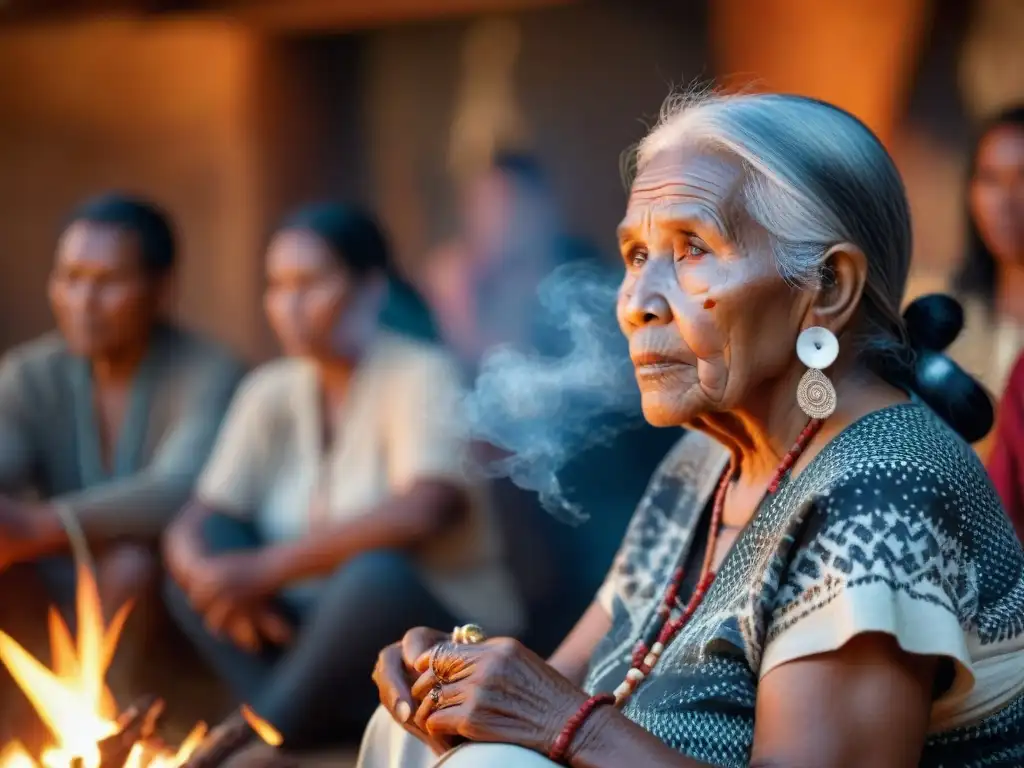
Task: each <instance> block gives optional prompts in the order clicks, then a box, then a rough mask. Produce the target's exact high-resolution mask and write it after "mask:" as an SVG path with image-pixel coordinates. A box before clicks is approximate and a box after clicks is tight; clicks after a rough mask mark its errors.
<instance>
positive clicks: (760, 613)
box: [585, 403, 1024, 768]
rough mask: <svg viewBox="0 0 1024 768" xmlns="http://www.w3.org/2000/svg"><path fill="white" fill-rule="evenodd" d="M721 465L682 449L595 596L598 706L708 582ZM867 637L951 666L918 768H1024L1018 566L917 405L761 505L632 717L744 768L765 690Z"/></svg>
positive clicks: (971, 482)
mask: <svg viewBox="0 0 1024 768" xmlns="http://www.w3.org/2000/svg"><path fill="white" fill-rule="evenodd" d="M727 463H728V457H727V455H726V453H725V451H724V449H723V448H722V447H721V446H719V445H718V444H717V443H714V442H713V441H712V440H711V439H710V438H708V437H706V436H704V435H702V434H700V433H688V434H687V435H686V436H684V437H683V439H682V440H681V441H680V442H679V444H678V445H677V446H676V447H675V448H674V449H673V451H672V452H671V453H670V454H669V455H668V457H666V459H665V461H664V462H663V464H662V466H661V467H660V468H659V469H658V471H657V472H656V473H655V475H654V478H653V479H652V480H651V484H650V486H649V487H648V490H647V493H646V495H645V496H644V498H643V499H642V500H641V502H640V506H639V507H638V509H637V512H636V515H635V517H634V518H633V521H632V523H631V524H630V527H629V530H628V531H627V534H626V538H625V540H624V542H623V545H622V547H621V549H620V551H619V554H618V556H617V557H616V560H615V562H614V564H613V566H612V568H611V571H610V572H609V575H608V578H607V580H606V582H605V585H604V586H603V587H602V589H601V592H600V593H599V596H598V599H599V601H600V602H601V603H602V605H604V606H605V608H606V609H607V610H608V612H609V614H610V615H611V616H612V629H611V631H610V632H609V633H608V635H607V636H606V637H605V638H604V639H603V640H602V641H601V643H600V644H599V645H598V647H597V649H596V651H595V653H594V655H593V658H592V660H591V665H590V671H589V674H588V677H587V681H586V684H585V687H586V689H587V690H588V691H589V692H591V693H594V692H599V691H600V692H611V691H612V690H614V688H615V687H616V686H617V685H618V684H619V683H620V682H621V681H622V679H623V678H624V676H625V673H626V670H627V669H628V668H629V661H630V655H631V650H632V648H633V646H634V644H635V643H636V642H637V640H638V639H641V638H643V639H645V640H646V641H647V642H648V644H649V643H650V642H652V640H653V637H652V635H653V634H654V633H656V631H657V623H656V621H655V619H656V616H655V611H656V608H657V606H658V604H659V603H660V601H661V596H662V595H663V594H664V591H665V587H666V585H667V582H668V580H669V578H670V577H671V575H672V572H673V571H674V570H675V568H676V567H677V566H678V564H680V563H683V564H685V565H686V569H687V572H688V573H691V574H692V573H693V572H694V571H695V570H696V569H697V568H699V562H700V558H701V555H702V554H703V542H704V541H706V537H707V531H706V528H707V525H708V514H707V512H708V506H709V504H708V501H709V500H710V498H711V497H712V495H713V494H714V490H715V486H716V484H717V483H718V479H719V477H721V474H722V472H723V471H724V470H725V468H726V465H727ZM687 581H688V582H689V584H690V585H691V586H690V590H691V591H692V583H693V581H694V579H693V578H692V576H691V578H690V579H688V580H687ZM682 597H683V600H684V601H685V599H686V597H687V595H686V589H685V588H684V590H683V593H682ZM864 632H886V633H888V634H890V635H893V636H894V637H896V638H897V639H898V641H899V643H900V645H901V646H902V647H903V648H905V649H906V650H908V651H910V652H912V653H919V654H926V655H933V656H938V657H941V658H942V659H944V660H945V664H944V665H940V668H941V669H944V673H942V674H940V675H939V678H940V679H939V680H938V687H937V693H936V698H935V701H934V705H933V707H932V715H931V723H930V730H929V735H928V739H927V742H926V744H925V748H924V753H923V755H922V758H921V765H922V766H929V767H931V766H934V767H935V768H939V767H940V766H946V767H947V768H952V767H953V766H956V767H957V768H971V767H974V766H977V767H978V768H981V767H982V766H985V767H986V768H996V767H999V768H1003V767H1005V768H1011V766H1013V767H1015V768H1019V767H1020V766H1024V550H1022V549H1021V545H1020V543H1018V541H1017V538H1016V537H1015V535H1014V533H1013V529H1012V528H1011V526H1010V524H1009V521H1008V520H1007V518H1006V516H1005V515H1004V514H1003V511H1002V509H1001V507H1000V505H999V501H998V500H997V498H996V495H995V492H994V491H993V489H992V487H991V485H990V484H989V482H988V479H987V477H986V475H985V472H984V469H983V468H982V466H981V464H980V463H979V462H978V460H977V458H976V456H975V454H974V453H973V452H972V451H971V449H970V448H969V447H968V446H967V445H966V444H965V443H963V442H962V441H961V440H960V439H959V438H958V437H957V436H956V435H955V434H954V433H953V432H951V431H950V430H949V429H948V428H947V427H946V426H945V425H944V424H943V423H942V422H941V421H940V420H939V419H938V417H936V416H935V415H934V414H933V413H932V412H931V411H929V410H928V409H927V408H925V407H924V406H922V405H919V404H917V403H907V404H902V405H896V406H892V407H890V408H886V409H884V410H881V411H877V412H875V413H872V414H870V415H868V416H866V417H864V418H862V419H861V420H859V421H857V422H856V423H854V424H853V425H851V426H850V427H848V428H847V429H846V430H844V431H843V432H842V433H841V434H840V435H839V436H837V437H836V438H835V439H833V440H832V441H831V442H830V443H829V444H828V445H827V446H826V447H825V448H824V450H822V451H821V452H820V453H819V454H818V455H817V456H815V457H814V459H813V460H812V461H811V462H810V464H809V465H808V466H807V467H806V468H805V469H804V471H803V472H801V473H800V474H799V476H797V477H796V479H789V478H787V479H786V480H784V481H783V484H782V485H781V486H780V487H779V489H778V491H777V492H776V493H775V494H773V495H771V496H769V497H767V498H766V499H765V501H764V502H762V504H761V507H760V508H759V509H758V511H757V513H756V515H755V516H754V518H753V519H752V520H751V521H750V523H749V525H748V526H747V528H746V529H745V530H744V532H743V533H742V534H741V535H740V537H739V538H738V539H737V541H736V543H735V545H734V547H733V549H732V550H731V551H730V553H729V554H728V555H727V556H726V559H725V561H724V562H723V563H722V566H721V568H720V569H719V572H718V576H717V578H716V579H715V582H714V584H713V586H712V587H711V589H710V591H709V592H708V594H707V596H706V597H705V599H704V601H703V603H702V605H701V607H700V608H699V609H698V611H697V613H696V614H694V616H693V618H692V619H691V621H690V622H689V624H688V625H687V626H686V627H685V628H684V629H683V630H682V631H681V632H680V633H679V635H677V637H676V639H675V640H674V641H673V642H672V643H671V644H670V645H669V646H668V648H666V650H665V651H664V652H663V654H662V656H661V659H660V661H659V663H658V665H657V666H656V667H655V669H654V671H653V672H652V673H651V675H650V676H649V677H648V678H647V679H646V680H645V681H644V682H643V683H641V685H640V686H639V687H638V688H637V690H636V692H635V693H634V694H633V696H632V697H631V698H630V700H629V702H628V703H627V704H626V706H625V708H624V714H625V715H626V716H627V717H629V718H630V719H631V720H633V721H634V722H636V723H637V724H639V725H641V726H643V727H644V728H645V729H647V730H648V731H650V732H651V733H653V734H654V735H655V736H657V737H658V738H660V739H661V740H662V741H663V742H665V743H666V744H668V745H670V746H672V747H673V748H674V749H677V750H679V751H680V752H682V753H684V754H686V755H689V756H691V757H693V758H694V759H697V760H701V761H704V762H707V763H711V764H713V765H716V766H730V767H732V766H735V768H740V766H746V765H748V764H749V760H750V752H751V747H752V744H753V735H754V705H755V701H756V698H757V685H758V680H759V679H760V678H761V677H762V676H763V675H765V674H767V673H768V672H769V671H770V670H772V669H774V668H775V667H777V666H778V665H780V664H784V663H786V662H788V661H792V660H794V659H799V658H802V657H806V656H810V655H812V654H818V653H823V652H828V651H832V650H835V649H837V648H839V647H841V646H842V645H843V644H844V643H846V642H847V641H848V640H849V639H850V638H851V637H853V636H855V635H857V634H860V633H864Z"/></svg>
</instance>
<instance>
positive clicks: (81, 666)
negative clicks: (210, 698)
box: [0, 566, 206, 768]
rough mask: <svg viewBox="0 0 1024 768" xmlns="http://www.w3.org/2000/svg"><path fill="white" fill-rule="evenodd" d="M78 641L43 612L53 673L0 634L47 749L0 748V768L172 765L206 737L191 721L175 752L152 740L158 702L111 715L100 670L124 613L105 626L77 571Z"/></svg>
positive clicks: (0, 649)
mask: <svg viewBox="0 0 1024 768" xmlns="http://www.w3.org/2000/svg"><path fill="white" fill-rule="evenodd" d="M76 607H77V618H78V637H77V638H76V639H72V637H71V633H70V632H69V631H68V628H67V625H66V624H65V623H64V621H63V619H62V618H61V617H60V615H59V614H58V613H57V612H56V611H51V613H50V646H51V648H52V650H53V668H52V669H48V668H47V667H46V666H45V665H44V664H42V663H41V662H40V661H39V660H38V659H36V658H35V657H34V656H32V655H31V654H30V653H29V652H28V651H26V650H25V649H24V648H23V647H22V646H21V645H19V644H18V643H17V642H16V641H15V640H14V639H13V638H11V637H10V636H8V635H6V634H4V633H3V632H0V661H3V663H4V664H5V665H6V666H7V669H8V670H9V671H10V673H11V677H12V678H14V680H15V682H17V684H18V685H19V687H20V688H21V689H22V691H23V692H24V694H25V696H26V697H27V698H28V700H29V701H30V702H31V703H32V705H33V706H34V707H35V710H36V712H37V713H38V714H39V717H40V719H41V720H42V721H43V723H44V725H46V727H47V729H48V730H49V731H50V733H51V735H52V736H53V741H54V744H53V746H51V747H49V748H47V749H45V750H44V751H43V753H42V754H41V755H39V756H38V757H34V756H32V755H30V754H29V753H28V752H27V750H25V748H24V747H23V746H22V745H21V744H19V743H13V744H8V745H7V746H6V747H5V748H4V749H3V751H0V768H178V766H181V765H183V764H184V763H185V761H186V760H187V759H188V757H189V756H190V755H191V754H192V752H194V751H195V749H196V747H197V746H199V744H200V742H202V740H203V738H204V737H205V736H206V725H205V724H203V723H200V724H198V725H197V726H196V727H195V728H194V729H193V731H192V733H190V734H189V736H188V738H186V739H185V741H184V742H183V743H182V745H181V746H180V747H179V748H178V749H177V750H174V749H170V748H168V747H167V746H166V745H164V744H163V743H161V742H160V741H159V740H158V739H157V738H156V737H155V731H156V726H157V721H158V720H159V718H160V715H161V714H163V710H164V703H163V701H162V700H160V699H158V698H156V697H152V696H147V697H145V698H143V699H140V700H138V701H136V702H135V703H134V704H133V705H132V706H130V707H128V709H126V710H124V712H122V713H120V714H118V712H117V707H116V705H115V703H114V698H113V696H112V695H111V693H110V690H109V689H108V688H107V685H106V682H105V678H106V673H107V667H108V666H109V665H110V660H111V659H112V658H113V655H114V650H115V649H116V647H117V641H118V638H119V636H120V633H121V629H122V628H123V626H124V622H125V619H126V618H127V615H128V610H129V609H128V608H127V607H125V608H122V610H120V611H118V612H117V615H116V616H115V617H114V619H113V621H111V623H110V626H106V625H105V623H104V621H103V614H102V611H101V609H100V599H99V593H98V591H97V589H96V581H95V579H94V578H93V575H92V572H91V571H90V570H89V569H88V568H85V567H83V566H79V568H78V593H77V606H76Z"/></svg>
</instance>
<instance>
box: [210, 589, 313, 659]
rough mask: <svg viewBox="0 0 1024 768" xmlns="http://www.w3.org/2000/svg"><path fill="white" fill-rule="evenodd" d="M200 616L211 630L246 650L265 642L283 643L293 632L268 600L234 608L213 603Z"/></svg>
mask: <svg viewBox="0 0 1024 768" xmlns="http://www.w3.org/2000/svg"><path fill="white" fill-rule="evenodd" d="M204 619H205V621H206V627H207V629H208V630H209V631H210V633H211V634H213V635H214V636H216V637H223V638H226V639H228V640H230V641H231V642H232V643H234V645H235V646H237V647H238V648H241V649H242V650H243V651H246V652H247V653H258V652H259V651H261V650H262V649H263V647H264V646H265V645H270V646H274V647H277V648H284V647H287V646H288V645H290V644H291V642H292V638H293V636H294V627H293V626H292V624H291V622H290V621H289V620H288V619H287V618H286V617H285V616H284V615H283V614H282V613H281V612H280V611H278V610H276V609H275V608H274V606H273V605H271V604H270V601H261V602H258V603H255V604H249V605H243V606H236V607H234V608H233V607H232V606H230V605H229V604H227V603H214V604H213V605H212V606H210V609H209V610H208V611H207V612H206V615H205V616H204Z"/></svg>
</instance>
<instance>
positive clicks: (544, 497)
mask: <svg viewBox="0 0 1024 768" xmlns="http://www.w3.org/2000/svg"><path fill="white" fill-rule="evenodd" d="M617 289H618V276H617V275H615V274H614V272H613V271H612V270H608V269H606V268H604V267H602V266H600V265H599V264H597V263H595V262H574V263H570V264H565V265H563V266H561V267H559V268H558V269H556V270H554V271H553V272H552V273H551V274H550V275H549V276H548V277H547V278H546V279H545V280H544V281H543V282H542V283H541V285H540V287H539V289H538V299H539V303H540V308H539V317H538V318H537V320H538V321H539V323H538V324H539V326H540V327H539V330H540V336H541V338H542V339H543V338H545V337H546V338H547V339H550V340H553V341H555V342H557V343H558V344H559V345H560V346H562V347H563V348H564V352H563V353H562V354H559V355H557V356H556V355H552V354H544V353H542V352H539V351H537V350H535V349H534V350H522V349H515V348H513V347H510V346H504V347H498V348H496V349H494V350H492V351H491V352H490V353H489V354H488V355H486V356H485V358H484V360H483V361H482V364H481V367H480V372H479V375H478V376H477V379H476V382H475V384H474V387H473V389H472V391H471V392H470V393H469V394H468V396H467V401H466V411H467V415H468V420H469V428H470V431H471V434H472V437H473V438H475V439H478V440H483V441H486V442H488V443H490V444H492V445H494V446H496V447H497V448H500V449H502V450H503V452H504V453H505V456H504V458H502V459H499V460H497V461H495V462H493V463H491V464H490V465H489V466H487V467H485V468H483V469H484V471H485V472H486V473H487V474H488V475H490V476H491V477H508V478H509V479H510V480H511V481H512V482H513V483H515V484H516V485H517V486H519V487H520V488H524V489H527V490H532V491H536V492H537V493H538V495H539V497H540V501H541V503H542V504H543V505H544V507H545V508H546V509H547V510H548V511H549V512H551V513H552V514H555V515H556V516H558V517H559V518H561V519H564V520H566V521H567V522H570V523H579V522H582V521H583V520H584V519H585V515H584V513H583V510H582V509H580V507H579V505H578V504H574V503H572V502H571V501H570V500H569V499H568V498H567V496H566V493H565V489H564V488H563V487H562V483H561V482H560V481H559V477H558V473H559V471H560V470H561V469H562V468H563V467H565V466H566V464H567V463H568V462H569V461H570V460H571V459H573V458H574V457H575V456H577V455H578V454H580V453H581V452H583V451H585V450H587V449H589V448H592V447H594V446H595V445H598V444H601V443H604V442H607V441H608V440H610V439H611V438H612V437H614V435H615V434H617V433H618V432H620V431H622V430H623V429H625V428H626V426H627V425H628V423H629V422H630V421H634V422H635V421H636V420H637V418H638V417H639V413H640V396H639V391H638V389H637V386H636V380H635V378H634V374H633V366H632V364H631V362H630V360H629V356H628V353H627V347H626V343H625V340H624V339H623V337H622V334H621V333H620V331H619V329H618V325H617V324H616V321H615V299H616V291H617ZM552 337H554V338H552Z"/></svg>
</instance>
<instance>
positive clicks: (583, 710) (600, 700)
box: [548, 693, 615, 763]
mask: <svg viewBox="0 0 1024 768" xmlns="http://www.w3.org/2000/svg"><path fill="white" fill-rule="evenodd" d="M614 703H615V697H614V696H612V695H611V694H610V693H603V694H601V695H599V696H591V697H590V698H589V699H587V700H586V701H585V702H583V706H581V707H580V708H579V710H578V711H577V712H576V714H575V715H573V716H572V717H570V718H569V720H568V722H566V724H565V727H564V728H562V732H561V733H559V734H558V738H557V739H555V743H554V744H552V745H551V750H550V751H549V752H548V759H550V760H551V761H552V762H555V763H562V762H564V761H565V756H566V753H567V752H568V751H569V745H570V744H572V739H573V736H575V735H576V731H578V730H579V729H580V726H581V725H583V723H584V722H586V719H587V718H588V717H590V715H591V714H593V712H594V710H595V709H597V708H598V707H600V706H603V705H605V704H614Z"/></svg>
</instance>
